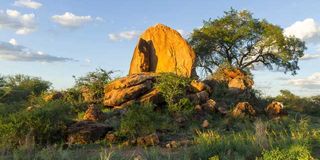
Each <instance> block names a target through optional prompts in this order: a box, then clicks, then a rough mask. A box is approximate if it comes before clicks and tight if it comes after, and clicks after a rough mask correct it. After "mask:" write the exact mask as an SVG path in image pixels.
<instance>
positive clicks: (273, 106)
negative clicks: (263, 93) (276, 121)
mask: <svg viewBox="0 0 320 160" xmlns="http://www.w3.org/2000/svg"><path fill="white" fill-rule="evenodd" d="M265 111H266V113H267V114H268V115H269V117H277V116H280V115H285V114H286V112H285V111H284V109H283V104H282V103H281V102H276V101H274V102H272V103H270V104H269V105H268V106H267V107H266V108H265Z"/></svg>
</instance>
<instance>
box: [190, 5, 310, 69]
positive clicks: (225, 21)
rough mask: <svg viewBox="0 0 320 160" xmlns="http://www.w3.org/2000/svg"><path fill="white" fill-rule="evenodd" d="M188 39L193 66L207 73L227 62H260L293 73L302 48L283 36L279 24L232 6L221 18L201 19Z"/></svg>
mask: <svg viewBox="0 0 320 160" xmlns="http://www.w3.org/2000/svg"><path fill="white" fill-rule="evenodd" d="M189 42H190V44H191V45H192V47H193V49H194V50H195V52H196V54H197V66H198V67H201V68H202V69H203V70H204V71H206V72H209V73H212V72H213V70H214V68H215V67H216V66H220V65H221V64H224V63H228V64H229V65H231V66H233V67H236V68H240V69H251V68H253V67H254V66H256V65H258V64H260V65H261V64H262V65H263V66H265V67H267V68H268V69H270V70H273V69H276V70H281V71H284V72H285V73H287V72H291V73H292V74H293V75H295V74H296V71H297V70H299V66H298V61H299V58H301V57H302V56H303V55H304V51H305V50H306V46H305V43H304V42H303V41H301V40H300V39H298V38H295V37H287V36H285V35H284V34H283V29H282V28H281V27H279V26H277V25H274V24H271V23H269V22H267V21H266V20H264V19H262V20H261V19H256V18H253V16H252V13H250V12H249V11H246V10H244V11H237V10H234V9H231V10H230V11H228V12H225V15H224V16H223V17H221V18H218V19H214V20H212V19H209V20H208V21H204V25H203V27H201V28H200V29H195V30H194V31H193V33H192V34H191V36H190V38H189Z"/></svg>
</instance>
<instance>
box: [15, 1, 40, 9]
mask: <svg viewBox="0 0 320 160" xmlns="http://www.w3.org/2000/svg"><path fill="white" fill-rule="evenodd" d="M14 5H15V6H21V7H27V8H31V9H38V8H40V7H41V6H42V4H41V3H39V2H36V1H32V0H16V1H15V2H14Z"/></svg>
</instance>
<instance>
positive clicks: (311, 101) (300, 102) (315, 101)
mask: <svg viewBox="0 0 320 160" xmlns="http://www.w3.org/2000/svg"><path fill="white" fill-rule="evenodd" d="M275 100H276V101H280V102H283V104H284V105H285V107H286V108H288V109H290V110H292V111H295V112H300V113H305V114H309V115H314V116H320V98H319V96H314V97H310V98H306V97H299V96H297V95H294V94H293V93H291V92H290V91H288V90H281V91H280V95H278V96H277V97H275Z"/></svg>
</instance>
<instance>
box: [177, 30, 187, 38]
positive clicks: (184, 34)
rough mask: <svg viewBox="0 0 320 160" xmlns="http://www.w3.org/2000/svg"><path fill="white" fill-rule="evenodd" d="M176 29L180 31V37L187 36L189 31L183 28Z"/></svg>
mask: <svg viewBox="0 0 320 160" xmlns="http://www.w3.org/2000/svg"><path fill="white" fill-rule="evenodd" d="M177 31H178V32H179V33H180V35H181V36H182V37H187V36H189V34H190V33H189V32H186V31H185V30H183V29H177Z"/></svg>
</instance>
